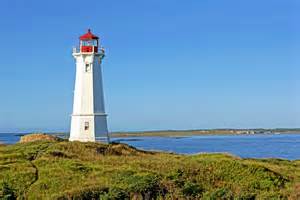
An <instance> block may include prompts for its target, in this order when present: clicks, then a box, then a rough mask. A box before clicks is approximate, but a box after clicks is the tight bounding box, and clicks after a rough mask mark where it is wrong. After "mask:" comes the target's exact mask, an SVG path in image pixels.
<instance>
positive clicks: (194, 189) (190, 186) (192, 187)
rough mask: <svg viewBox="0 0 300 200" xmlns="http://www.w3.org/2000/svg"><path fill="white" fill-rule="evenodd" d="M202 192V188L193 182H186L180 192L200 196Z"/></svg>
mask: <svg viewBox="0 0 300 200" xmlns="http://www.w3.org/2000/svg"><path fill="white" fill-rule="evenodd" d="M203 192H204V189H203V188H202V187H201V186H200V185H198V184H195V183H191V182H187V183H185V185H184V186H183V188H182V194H183V195H185V196H192V197H196V196H201V195H202V193H203Z"/></svg>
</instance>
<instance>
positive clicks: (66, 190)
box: [0, 141, 300, 200]
mask: <svg viewBox="0 0 300 200" xmlns="http://www.w3.org/2000/svg"><path fill="white" fill-rule="evenodd" d="M1 198H2V199H16V198H17V199H212V200H213V199H240V200H247V199H249V200H250V199H268V200H269V199H300V161H287V160H279V159H240V158H238V157H234V156H231V155H226V154H199V155H190V156H186V155H177V154H169V153H159V152H146V151H141V150H138V149H135V148H132V147H130V146H128V145H124V144H109V145H106V144H101V143H80V142H67V141H35V142H29V143H19V144H15V145H0V199H1Z"/></svg>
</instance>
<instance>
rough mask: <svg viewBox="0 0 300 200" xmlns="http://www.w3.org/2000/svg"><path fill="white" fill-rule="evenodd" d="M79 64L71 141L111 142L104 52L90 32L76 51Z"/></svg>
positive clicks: (77, 67) (85, 35)
mask: <svg viewBox="0 0 300 200" xmlns="http://www.w3.org/2000/svg"><path fill="white" fill-rule="evenodd" d="M73 57H74V58H75V60H76V79H75V89H74V102H73V114H72V120H71V131H70V138H69V140H70V141H74V140H77V141H82V142H86V141H95V140H96V139H97V140H102V141H107V142H108V141H109V135H108V130H107V121H106V114H105V109H104V96H103V86H102V69H101V62H102V59H103V58H104V50H103V49H101V48H100V44H99V38H98V37H97V36H96V35H93V34H92V33H91V31H90V30H88V32H87V33H86V34H84V35H82V36H81V37H80V47H79V49H76V48H74V49H73Z"/></svg>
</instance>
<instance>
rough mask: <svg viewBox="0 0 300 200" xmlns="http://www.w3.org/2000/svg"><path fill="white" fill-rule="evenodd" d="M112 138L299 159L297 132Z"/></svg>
mask: <svg viewBox="0 0 300 200" xmlns="http://www.w3.org/2000/svg"><path fill="white" fill-rule="evenodd" d="M19 138H20V136H18V135H16V134H13V133H0V143H5V144H13V143H16V142H17V141H19ZM112 141H113V142H121V143H126V144H129V145H131V146H134V147H136V148H139V149H144V150H154V151H166V152H174V153H180V154H197V153H217V152H222V153H229V154H233V155H236V156H239V157H241V158H281V159H288V160H297V159H300V133H299V134H278V135H273V134H255V135H203V136H189V137H124V138H112Z"/></svg>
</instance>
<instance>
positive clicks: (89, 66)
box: [85, 63, 91, 72]
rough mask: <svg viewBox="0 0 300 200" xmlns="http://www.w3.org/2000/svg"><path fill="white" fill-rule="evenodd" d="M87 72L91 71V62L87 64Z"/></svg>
mask: <svg viewBox="0 0 300 200" xmlns="http://www.w3.org/2000/svg"><path fill="white" fill-rule="evenodd" d="M85 72H91V64H88V63H87V64H85Z"/></svg>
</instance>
